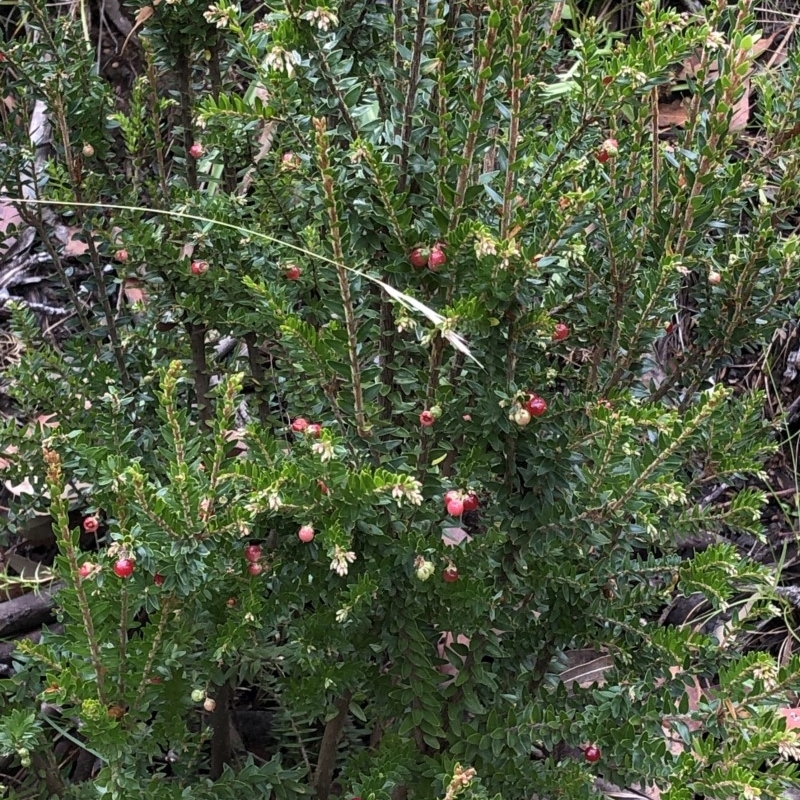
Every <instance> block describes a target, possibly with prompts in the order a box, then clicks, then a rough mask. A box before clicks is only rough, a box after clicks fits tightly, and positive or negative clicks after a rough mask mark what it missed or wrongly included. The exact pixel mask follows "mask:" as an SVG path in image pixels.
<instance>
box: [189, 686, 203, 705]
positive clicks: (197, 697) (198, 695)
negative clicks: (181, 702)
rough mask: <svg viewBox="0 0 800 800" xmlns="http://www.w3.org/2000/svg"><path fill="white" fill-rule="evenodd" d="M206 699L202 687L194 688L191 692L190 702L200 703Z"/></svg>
mask: <svg viewBox="0 0 800 800" xmlns="http://www.w3.org/2000/svg"><path fill="white" fill-rule="evenodd" d="M205 699H206V693H205V692H204V691H203V690H202V689H195V690H194V691H193V692H192V702H193V703H202V702H203V700H205Z"/></svg>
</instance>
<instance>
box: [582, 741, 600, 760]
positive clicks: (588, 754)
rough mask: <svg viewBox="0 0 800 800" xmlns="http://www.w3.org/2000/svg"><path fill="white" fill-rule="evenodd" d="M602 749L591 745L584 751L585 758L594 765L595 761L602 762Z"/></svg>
mask: <svg viewBox="0 0 800 800" xmlns="http://www.w3.org/2000/svg"><path fill="white" fill-rule="evenodd" d="M600 755H601V753H600V748H599V747H598V746H597V745H594V744H590V745H589V746H588V747H587V748H586V749H585V750H584V751H583V756H584V758H585V759H586V760H587V761H588V762H589V763H590V764H594V763H595V761H599V760H600Z"/></svg>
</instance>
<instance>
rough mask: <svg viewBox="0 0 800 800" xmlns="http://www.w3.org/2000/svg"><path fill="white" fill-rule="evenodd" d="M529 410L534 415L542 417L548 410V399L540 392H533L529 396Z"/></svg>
mask: <svg viewBox="0 0 800 800" xmlns="http://www.w3.org/2000/svg"><path fill="white" fill-rule="evenodd" d="M528 411H529V412H530V413H531V416H533V417H541V416H542V414H544V413H545V411H547V401H546V400H545V399H544V398H543V397H539V395H538V394H532V395H531V396H530V398H528Z"/></svg>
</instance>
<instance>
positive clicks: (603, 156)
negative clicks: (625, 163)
mask: <svg viewBox="0 0 800 800" xmlns="http://www.w3.org/2000/svg"><path fill="white" fill-rule="evenodd" d="M617 153H619V142H618V141H617V140H616V139H606V140H605V141H604V142H603V143H602V144H601V145H600V149H599V150H598V151H597V152H596V153H595V155H594V157H595V158H596V159H597V160H598V161H599V162H600V163H601V164H605V163H606V161H608V159H609V158H613V157H614V156H616V155H617Z"/></svg>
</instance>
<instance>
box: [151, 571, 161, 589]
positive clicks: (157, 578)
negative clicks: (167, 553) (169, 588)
mask: <svg viewBox="0 0 800 800" xmlns="http://www.w3.org/2000/svg"><path fill="white" fill-rule="evenodd" d="M153 583H154V584H155V585H156V586H163V585H164V576H163V575H162V574H161V573H160V572H156V574H155V575H153Z"/></svg>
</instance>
